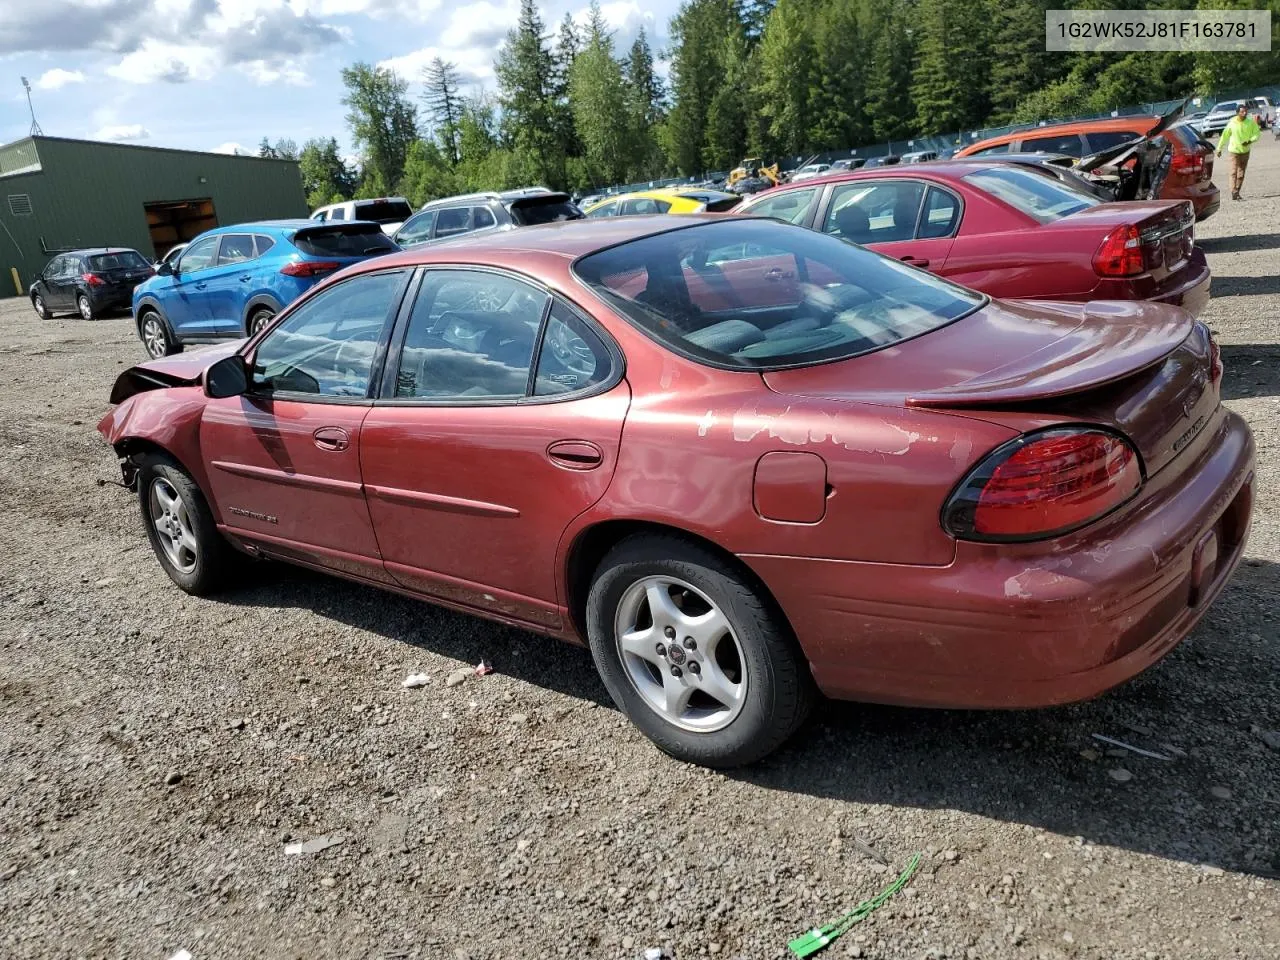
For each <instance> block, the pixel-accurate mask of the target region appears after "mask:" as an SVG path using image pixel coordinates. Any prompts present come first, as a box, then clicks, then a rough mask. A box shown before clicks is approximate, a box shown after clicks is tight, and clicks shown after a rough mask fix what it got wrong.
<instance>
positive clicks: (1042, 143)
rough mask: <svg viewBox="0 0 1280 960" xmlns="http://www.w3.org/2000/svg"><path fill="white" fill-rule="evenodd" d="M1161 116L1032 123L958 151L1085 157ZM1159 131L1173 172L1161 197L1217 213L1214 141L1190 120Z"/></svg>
mask: <svg viewBox="0 0 1280 960" xmlns="http://www.w3.org/2000/svg"><path fill="white" fill-rule="evenodd" d="M1160 122H1161V118H1160V117H1149V116H1147V117H1114V118H1111V119H1108V120H1079V121H1076V122H1075V123H1057V124H1054V125H1052V126H1047V127H1033V128H1031V129H1029V130H1020V131H1018V132H1017V133H1006V134H1004V135H1003V136H999V137H991V138H990V139H987V140H980V141H978V142H977V143H975V144H972V145H970V146H968V147H965V148H964V149H963V150H961V151H959V152H958V153H957V154H956V159H960V158H961V157H986V156H996V155H998V154H1002V153H1054V154H1065V155H1067V156H1072V157H1087V156H1090V155H1091V154H1095V153H1099V152H1101V151H1103V150H1108V149H1111V148H1112V147H1118V146H1120V144H1122V143H1124V142H1126V141H1128V140H1133V139H1135V138H1137V137H1142V136H1146V135H1147V134H1149V133H1150V132H1151V131H1152V130H1154V129H1155V128H1156V127H1157V126H1158V125H1159V124H1160ZM1160 136H1162V137H1164V139H1165V140H1167V141H1168V142H1169V143H1170V144H1171V145H1172V146H1173V159H1172V163H1171V165H1170V169H1169V175H1168V177H1167V178H1165V181H1164V184H1163V186H1162V187H1161V188H1160V199H1161V200H1190V201H1191V203H1192V205H1193V206H1194V207H1195V210H1196V219H1197V220H1203V219H1204V218H1205V217H1207V216H1209V215H1211V214H1213V213H1216V212H1217V210H1218V207H1219V206H1220V205H1221V203H1222V198H1221V197H1220V196H1219V194H1218V188H1217V186H1215V185H1214V182H1213V147H1212V146H1210V145H1209V144H1208V143H1206V142H1205V141H1204V140H1202V139H1200V136H1199V134H1197V133H1196V132H1195V131H1194V130H1193V129H1191V128H1190V127H1188V126H1187V125H1186V124H1174V125H1173V126H1170V127H1169V128H1168V129H1166V130H1165V131H1164V132H1163V133H1161V134H1160Z"/></svg>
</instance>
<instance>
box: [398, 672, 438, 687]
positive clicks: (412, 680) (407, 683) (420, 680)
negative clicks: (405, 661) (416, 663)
mask: <svg viewBox="0 0 1280 960" xmlns="http://www.w3.org/2000/svg"><path fill="white" fill-rule="evenodd" d="M430 680H431V678H430V677H429V676H427V675H426V674H425V673H411V674H409V676H407V677H405V678H404V683H402V684H401V686H402V687H404V688H406V689H412V688H413V687H425V686H426V685H427V683H428V682H430Z"/></svg>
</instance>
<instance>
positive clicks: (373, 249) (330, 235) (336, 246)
mask: <svg viewBox="0 0 1280 960" xmlns="http://www.w3.org/2000/svg"><path fill="white" fill-rule="evenodd" d="M293 245H294V246H295V247H297V248H298V249H299V250H301V251H302V252H303V253H305V254H307V255H308V256H311V257H374V256H377V255H378V254H380V253H390V252H391V251H392V250H395V249H397V248H396V245H395V244H394V243H392V242H391V238H390V237H388V236H387V235H386V234H385V233H383V232H382V230H381V228H380V227H377V226H375V225H374V224H372V223H332V222H330V223H326V224H325V225H324V226H323V227H306V228H304V229H302V230H299V231H298V233H297V235H296V236H294V238H293Z"/></svg>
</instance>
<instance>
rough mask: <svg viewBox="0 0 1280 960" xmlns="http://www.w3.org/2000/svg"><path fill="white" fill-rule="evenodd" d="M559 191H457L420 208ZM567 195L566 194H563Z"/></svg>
mask: <svg viewBox="0 0 1280 960" xmlns="http://www.w3.org/2000/svg"><path fill="white" fill-rule="evenodd" d="M557 193H559V191H557V190H552V189H550V188H548V187H520V188H519V189H516V190H483V191H481V192H479V193H459V194H457V195H456V196H452V197H441V198H440V199H438V200H428V201H427V202H426V203H424V204H423V205H422V206H421V208H420V209H421V210H430V209H432V208H433V207H438V206H444V205H445V204H450V203H463V202H466V201H474V200H497V201H498V202H499V203H510V202H511V201H513V200H523V199H525V198H526V197H546V196H552V195H554V194H557ZM565 196H568V194H565Z"/></svg>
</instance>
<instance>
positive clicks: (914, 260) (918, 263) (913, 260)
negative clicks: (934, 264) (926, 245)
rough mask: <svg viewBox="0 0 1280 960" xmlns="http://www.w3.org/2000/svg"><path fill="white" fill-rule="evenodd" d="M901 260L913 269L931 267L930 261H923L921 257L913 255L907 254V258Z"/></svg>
mask: <svg viewBox="0 0 1280 960" xmlns="http://www.w3.org/2000/svg"><path fill="white" fill-rule="evenodd" d="M899 259H901V260H902V262H903V263H905V264H908V265H910V266H913V267H927V266H928V265H929V261H928V260H923V259H921V258H920V257H913V256H911V254H907V255H906V256H905V257H901V258H899Z"/></svg>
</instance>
